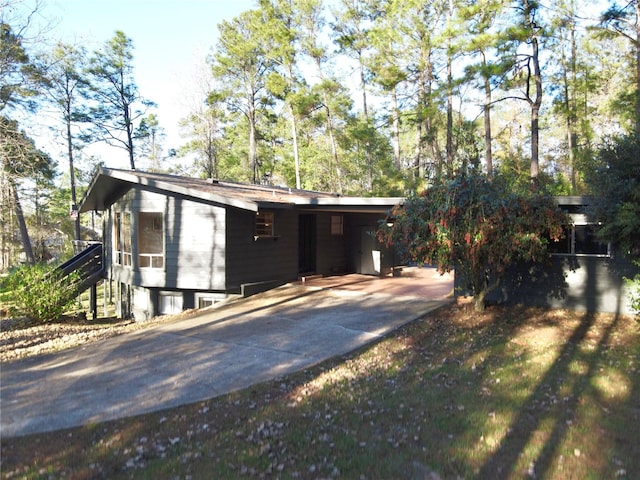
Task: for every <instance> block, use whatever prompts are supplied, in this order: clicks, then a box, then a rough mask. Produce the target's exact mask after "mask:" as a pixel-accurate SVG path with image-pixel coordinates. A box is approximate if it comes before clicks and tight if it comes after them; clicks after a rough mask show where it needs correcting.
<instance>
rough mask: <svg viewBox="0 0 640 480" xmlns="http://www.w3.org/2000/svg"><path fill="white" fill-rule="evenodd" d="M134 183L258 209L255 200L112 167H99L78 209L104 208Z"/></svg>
mask: <svg viewBox="0 0 640 480" xmlns="http://www.w3.org/2000/svg"><path fill="white" fill-rule="evenodd" d="M134 186H138V187H139V188H142V189H143V190H147V191H150V192H156V193H161V194H164V195H166V194H172V195H174V196H182V197H185V198H189V199H191V200H196V201H202V202H206V203H213V204H218V205H225V206H231V207H235V208H240V209H243V210H250V211H254V212H255V211H257V210H258V204H257V203H256V202H252V201H247V200H241V199H237V198H231V197H228V196H223V195H218V194H216V193H215V192H208V191H203V190H196V189H191V188H186V187H184V186H181V185H176V184H175V183H172V182H169V181H163V180H157V179H150V178H146V177H144V176H142V175H138V174H137V173H136V172H135V170H132V171H125V170H113V169H108V168H102V167H101V168H100V169H99V170H98V172H97V173H96V175H95V176H94V178H93V180H92V181H91V184H90V185H89V188H88V190H87V193H86V194H85V196H84V198H83V199H82V200H81V202H80V205H79V212H89V211H92V210H106V209H107V208H109V207H110V206H111V205H112V204H113V203H114V202H115V201H116V200H117V199H118V198H120V197H121V196H122V195H124V194H125V193H126V192H127V191H128V190H129V189H131V188H133V187H134Z"/></svg>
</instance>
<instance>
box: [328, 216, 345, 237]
mask: <svg viewBox="0 0 640 480" xmlns="http://www.w3.org/2000/svg"><path fill="white" fill-rule="evenodd" d="M343 234H344V217H343V216H342V215H331V235H343Z"/></svg>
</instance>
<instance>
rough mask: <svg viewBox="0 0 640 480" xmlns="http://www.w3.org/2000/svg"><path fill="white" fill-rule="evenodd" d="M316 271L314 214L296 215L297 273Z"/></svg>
mask: <svg viewBox="0 0 640 480" xmlns="http://www.w3.org/2000/svg"><path fill="white" fill-rule="evenodd" d="M315 271H316V216H315V215H314V214H303V215H300V216H299V217H298V273H299V274H311V273H315Z"/></svg>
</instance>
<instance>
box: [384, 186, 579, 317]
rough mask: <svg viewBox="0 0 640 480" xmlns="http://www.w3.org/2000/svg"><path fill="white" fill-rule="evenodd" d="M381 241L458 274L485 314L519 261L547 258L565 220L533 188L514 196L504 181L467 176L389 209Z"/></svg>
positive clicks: (410, 257)
mask: <svg viewBox="0 0 640 480" xmlns="http://www.w3.org/2000/svg"><path fill="white" fill-rule="evenodd" d="M391 216H392V217H393V222H390V223H389V225H391V226H381V228H380V230H379V231H378V238H379V239H380V240H381V241H382V242H384V243H386V244H387V245H388V246H392V245H393V246H395V247H396V250H398V251H401V252H403V254H404V256H405V257H406V260H410V261H415V262H419V263H428V264H433V265H436V266H437V267H438V270H439V271H440V272H442V273H444V272H448V271H451V270H452V269H455V270H456V275H459V276H460V277H461V278H463V279H464V281H465V283H466V285H465V287H467V288H469V289H470V290H471V292H472V293H473V296H474V305H475V308H476V310H479V311H480V310H483V309H484V307H485V299H486V296H487V294H488V293H490V292H491V291H492V290H494V289H495V288H497V287H498V286H499V285H500V283H501V281H502V280H503V278H504V276H505V274H506V273H507V269H508V268H509V267H510V266H511V265H513V264H515V263H516V262H521V261H528V262H544V261H546V260H548V258H549V253H548V245H549V243H550V242H551V241H554V240H556V241H557V240H559V239H560V238H561V237H562V235H563V225H566V224H568V223H569V219H568V217H567V216H566V215H565V214H564V213H563V212H562V211H561V210H560V209H559V208H558V207H557V205H556V204H555V202H554V201H553V198H552V197H551V196H549V195H545V194H542V193H540V192H539V191H537V190H535V189H533V188H532V189H527V190H523V191H521V192H514V191H512V190H511V189H509V188H506V185H505V184H504V182H503V181H502V179H501V178H500V177H494V178H488V177H486V176H484V175H481V174H474V175H463V176H460V177H458V178H455V179H453V180H451V181H448V182H446V183H442V184H439V185H436V186H433V187H431V188H429V189H428V190H426V191H424V192H423V193H422V194H420V195H417V196H414V197H410V198H408V199H407V200H406V201H405V203H404V204H403V205H399V206H397V207H395V208H394V209H393V211H392V212H391Z"/></svg>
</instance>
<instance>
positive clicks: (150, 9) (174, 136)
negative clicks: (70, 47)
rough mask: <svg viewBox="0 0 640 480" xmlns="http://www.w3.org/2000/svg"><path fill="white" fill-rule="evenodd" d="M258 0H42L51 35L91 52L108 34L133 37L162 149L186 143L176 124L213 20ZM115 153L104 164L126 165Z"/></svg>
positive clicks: (141, 86)
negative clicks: (160, 131) (161, 132)
mask: <svg viewBox="0 0 640 480" xmlns="http://www.w3.org/2000/svg"><path fill="white" fill-rule="evenodd" d="M256 3H257V2H256V0H44V9H43V12H42V15H43V16H44V17H45V18H46V19H47V20H48V21H49V22H50V23H51V26H52V30H51V32H50V33H49V36H50V37H53V38H55V39H60V40H62V41H64V42H66V43H71V44H73V43H75V42H81V43H82V44H84V45H85V46H86V47H87V49H88V50H89V51H90V52H91V51H93V50H95V49H97V48H99V47H100V46H101V45H102V44H104V42H106V41H107V40H109V39H111V38H112V37H113V36H114V33H115V31H116V30H121V31H123V32H124V33H125V35H126V36H127V37H128V38H130V39H131V40H132V42H133V55H134V76H135V81H136V84H137V86H138V91H139V93H140V94H141V95H142V96H143V97H144V98H146V99H148V100H151V101H153V102H155V103H156V104H157V105H158V108H157V109H156V114H157V115H158V119H159V122H160V126H161V127H162V128H163V129H164V131H165V134H166V135H167V137H166V140H165V142H164V146H165V149H169V148H177V147H179V146H180V144H181V143H184V141H182V140H181V139H180V137H179V130H178V127H177V125H178V121H179V120H180V118H182V117H184V116H186V115H187V114H188V108H187V107H186V105H185V104H186V103H187V102H186V96H187V95H186V93H185V92H186V91H187V90H186V88H187V87H188V86H189V85H190V83H191V82H192V81H193V80H192V79H193V76H194V71H195V70H197V66H198V65H202V62H203V59H204V58H205V57H206V55H207V53H209V52H210V50H211V48H212V47H213V46H214V45H215V44H216V42H217V37H218V28H217V25H218V24H219V23H220V22H222V21H223V20H231V19H232V18H234V17H236V16H237V15H239V14H240V13H242V12H243V11H245V10H249V9H251V8H255V6H256ZM203 100H204V99H203ZM112 150H113V149H112ZM49 153H52V152H49ZM113 153H114V154H116V155H117V156H118V157H119V158H120V157H122V158H121V159H119V160H118V161H116V160H111V159H108V158H103V159H104V160H105V161H106V163H107V166H109V167H117V168H127V167H128V162H127V161H126V154H125V153H124V151H123V152H119V151H118V152H113ZM101 155H102V156H103V157H104V156H105V155H104V154H101Z"/></svg>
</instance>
